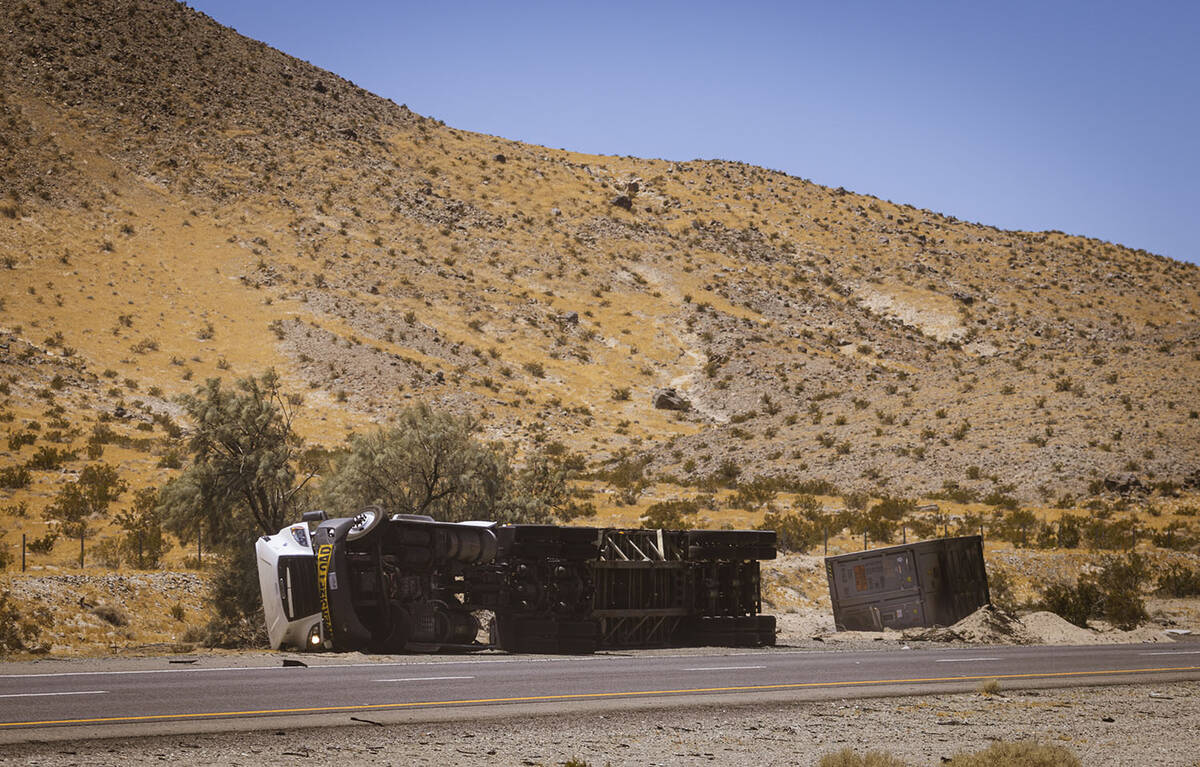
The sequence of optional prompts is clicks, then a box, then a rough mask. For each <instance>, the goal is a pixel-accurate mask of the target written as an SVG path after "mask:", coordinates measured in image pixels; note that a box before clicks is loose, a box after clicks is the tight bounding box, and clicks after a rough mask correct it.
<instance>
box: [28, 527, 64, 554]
mask: <svg viewBox="0 0 1200 767" xmlns="http://www.w3.org/2000/svg"><path fill="white" fill-rule="evenodd" d="M57 542H58V531H57V530H51V531H50V532H48V533H46V534H45V535H43V536H42V537H40V538H30V539H29V540H28V541H26V542H25V548H27V549H29V551H30V552H31V553H33V554H49V553H50V552H51V551H53V550H54V544H55V543H57Z"/></svg>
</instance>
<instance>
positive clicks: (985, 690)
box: [978, 679, 1000, 697]
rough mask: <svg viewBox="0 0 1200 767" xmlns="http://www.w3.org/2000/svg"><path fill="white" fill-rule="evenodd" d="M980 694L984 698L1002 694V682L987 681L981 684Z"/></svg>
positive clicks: (996, 680)
mask: <svg viewBox="0 0 1200 767" xmlns="http://www.w3.org/2000/svg"><path fill="white" fill-rule="evenodd" d="M978 690H979V694H980V695H984V696H988V697H990V696H992V695H998V694H999V693H1000V680H999V679H987V680H985V681H983V682H980V683H979V687H978Z"/></svg>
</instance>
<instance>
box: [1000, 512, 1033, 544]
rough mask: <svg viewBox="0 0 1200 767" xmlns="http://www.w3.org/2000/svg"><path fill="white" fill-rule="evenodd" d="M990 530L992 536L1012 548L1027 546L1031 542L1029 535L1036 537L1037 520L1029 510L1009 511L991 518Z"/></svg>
mask: <svg viewBox="0 0 1200 767" xmlns="http://www.w3.org/2000/svg"><path fill="white" fill-rule="evenodd" d="M991 530H992V535H994V536H996V537H997V538H999V539H1001V540H1004V541H1008V542H1009V543H1011V544H1012V545H1014V546H1017V547H1023V546H1027V545H1029V542H1030V540H1031V533H1032V534H1033V535H1034V536H1036V533H1037V530H1038V518H1037V515H1036V514H1034V513H1033V512H1032V511H1030V510H1029V509H1011V510H1009V511H1008V512H1006V513H1004V514H999V513H997V514H996V515H995V516H994V517H993V520H992V527H991Z"/></svg>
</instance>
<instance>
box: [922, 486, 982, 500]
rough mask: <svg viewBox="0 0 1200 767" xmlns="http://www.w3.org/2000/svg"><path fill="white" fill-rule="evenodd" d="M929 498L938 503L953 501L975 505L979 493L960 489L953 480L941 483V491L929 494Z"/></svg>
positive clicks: (963, 488) (969, 489) (966, 488)
mask: <svg viewBox="0 0 1200 767" xmlns="http://www.w3.org/2000/svg"><path fill="white" fill-rule="evenodd" d="M929 497H930V498H933V499H934V500H938V501H953V502H955V503H975V502H977V501H978V500H979V491H977V490H973V489H971V488H969V487H962V486H961V485H959V484H958V483H957V482H954V481H953V480H948V481H946V482H943V483H942V489H941V490H939V491H937V492H935V493H930V494H929Z"/></svg>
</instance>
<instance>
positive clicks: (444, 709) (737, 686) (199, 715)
mask: <svg viewBox="0 0 1200 767" xmlns="http://www.w3.org/2000/svg"><path fill="white" fill-rule="evenodd" d="M296 657H300V658H301V659H302V660H303V661H304V662H306V663H308V664H309V665H307V666H286V667H285V666H283V665H282V659H283V656H279V657H277V658H274V659H272V658H269V657H267V658H259V659H257V660H256V661H253V665H249V666H246V665H234V664H232V663H229V661H228V660H226V663H227V664H228V665H221V659H214V658H208V659H204V660H203V661H201V662H197V663H196V665H180V664H179V663H178V661H177V660H176V662H171V661H170V660H169V659H166V658H164V659H159V660H147V661H142V662H140V663H137V664H134V667H124V668H115V667H113V664H107V667H106V664H103V663H101V664H100V666H99V668H95V669H93V668H91V667H89V668H88V669H87V670H46V671H41V670H30V668H29V667H28V666H24V667H21V666H10V667H7V668H4V667H0V742H9V743H11V742H18V741H27V740H35V739H38V740H40V739H57V738H66V737H84V736H86V737H96V736H107V735H114V736H115V735H130V734H146V733H164V732H187V731H212V730H226V729H228V730H234V729H238V730H245V729H267V728H280V727H284V726H296V725H303V726H312V725H335V724H349V723H352V722H355V721H358V722H363V721H366V722H380V723H383V722H395V721H423V720H435V719H436V720H453V719H478V718H481V717H483V716H503V715H507V714H510V713H527V712H529V711H531V710H533V711H537V710H542V711H560V710H564V709H570V710H588V709H603V708H610V709H611V708H627V707H637V706H647V705H653V706H659V707H661V706H676V705H690V704H694V703H698V702H700V703H704V702H714V701H721V702H729V703H740V702H747V703H749V702H762V701H769V700H804V699H820V698H829V697H838V698H848V697H860V696H875V695H889V694H911V693H913V692H916V693H920V692H930V693H932V692H953V691H963V690H974V689H976V688H978V687H979V685H980V684H981V683H982V682H983V681H985V680H990V679H997V680H998V681H999V683H1000V685H1001V688H1009V689H1011V688H1016V687H1026V688H1027V687H1056V686H1071V685H1088V684H1134V683H1161V682H1166V681H1179V680H1194V681H1200V647H1197V646H1196V645H1195V644H1185V645H1162V644H1142V645H1100V646H1088V647H982V648H972V649H921V650H886V651H884V650H879V651H865V652H825V651H812V650H788V649H782V648H781V649H763V650H753V651H741V652H739V651H732V650H730V651H723V650H702V651H695V650H693V651H679V652H677V653H661V652H660V653H630V654H600V655H594V656H573V657H562V656H506V655H492V654H488V655H482V656H465V657H454V658H446V657H433V658H430V657H424V658H406V657H395V658H392V659H390V660H389V659H385V660H382V661H379V660H370V661H367V662H347V660H346V659H343V658H339V657H338V656H308V657H303V656H296ZM267 663H274V665H264V664H267ZM202 664H203V665H202ZM125 665H126V666H128V665H129V664H128V663H127V664H125ZM93 666H95V664H93ZM73 668H74V667H69V669H73Z"/></svg>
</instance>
